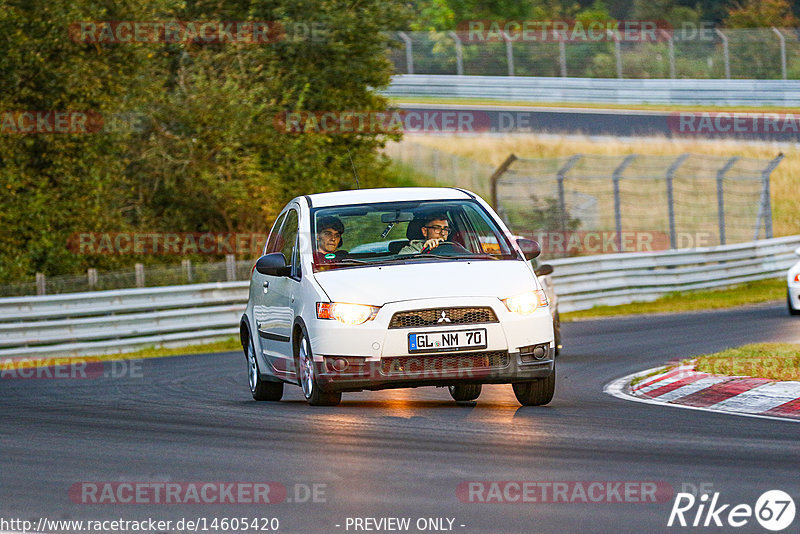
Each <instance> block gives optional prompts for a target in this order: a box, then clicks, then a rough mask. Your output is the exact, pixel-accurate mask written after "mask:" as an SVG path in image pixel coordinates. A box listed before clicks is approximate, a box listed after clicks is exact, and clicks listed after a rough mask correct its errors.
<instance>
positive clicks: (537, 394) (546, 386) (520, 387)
mask: <svg viewBox="0 0 800 534" xmlns="http://www.w3.org/2000/svg"><path fill="white" fill-rule="evenodd" d="M512 386H513V387H514V395H515V396H516V397H517V401H519V403H520V404H521V405H523V406H543V405H545V404H547V403H548V402H550V401H551V400H553V394H554V393H555V391H556V368H555V367H553V372H552V373H550V376H547V377H545V378H537V379H536V380H531V381H530V382H514V383H513V384H512Z"/></svg>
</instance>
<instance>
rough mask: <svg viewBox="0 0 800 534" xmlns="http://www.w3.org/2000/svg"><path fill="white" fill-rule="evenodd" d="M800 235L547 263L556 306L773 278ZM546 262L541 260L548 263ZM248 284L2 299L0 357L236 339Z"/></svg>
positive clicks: (789, 257)
mask: <svg viewBox="0 0 800 534" xmlns="http://www.w3.org/2000/svg"><path fill="white" fill-rule="evenodd" d="M799 246H800V236H791V237H778V238H773V239H764V240H760V241H755V242H752V243H741V244H735V245H725V246H718V247H708V248H698V249H680V250H668V251H664V252H643V253H625V254H606V255H601V256H585V257H575V258H566V259H558V260H552V261H549V262H548V263H550V264H552V265H553V267H554V268H555V272H554V273H553V275H552V278H553V282H554V284H555V288H556V292H557V293H558V296H559V310H560V311H561V312H568V311H574V310H583V309H588V308H591V307H593V306H597V305H602V304H606V305H616V304H623V303H629V302H633V301H648V300H655V299H656V298H658V297H660V296H662V295H664V294H666V293H670V292H675V291H686V290H692V289H703V288H712V287H723V286H728V285H732V284H736V283H741V282H746V281H750V280H761V279H766V278H775V277H778V276H781V275H783V274H785V273H786V271H787V270H788V269H789V267H790V266H791V265H793V264H794V263H795V262H796V261H797V259H798V258H797V256H796V255H795V254H794V252H793V251H794V250H795V249H796V248H797V247H799ZM545 261H546V259H545ZM248 287H249V282H224V283H215V284H200V285H183V286H169V287H155V288H145V289H125V290H117V291H97V292H91V293H71V294H62V295H48V296H42V297H36V296H30V297H13V298H4V299H0V359H4V358H13V357H45V356H78V355H94V354H105V353H118V352H126V351H132V350H136V349H138V348H142V347H145V346H148V345H158V346H180V345H186V344H193V343H203V342H207V341H213V340H218V339H220V338H223V337H227V336H231V335H237V334H238V331H239V326H238V325H239V318H240V317H241V314H242V312H243V310H244V308H245V304H246V303H247V296H248Z"/></svg>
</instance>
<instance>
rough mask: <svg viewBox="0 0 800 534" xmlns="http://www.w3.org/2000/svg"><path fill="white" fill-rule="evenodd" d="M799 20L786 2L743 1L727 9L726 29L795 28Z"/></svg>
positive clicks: (772, 0)
mask: <svg viewBox="0 0 800 534" xmlns="http://www.w3.org/2000/svg"><path fill="white" fill-rule="evenodd" d="M798 25H800V20H798V18H797V17H796V16H795V15H794V14H793V13H792V5H791V4H790V3H789V2H788V1H787V0H745V2H744V3H736V4H734V5H733V6H732V7H730V8H729V9H728V16H727V18H726V19H725V26H727V27H728V28H769V27H775V28H796V27H797V26H798Z"/></svg>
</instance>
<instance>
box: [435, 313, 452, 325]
mask: <svg viewBox="0 0 800 534" xmlns="http://www.w3.org/2000/svg"><path fill="white" fill-rule="evenodd" d="M436 322H437V323H449V322H450V318H449V317H448V316H447V312H446V311H444V310H442V316H441V317H439V320H438V321H436Z"/></svg>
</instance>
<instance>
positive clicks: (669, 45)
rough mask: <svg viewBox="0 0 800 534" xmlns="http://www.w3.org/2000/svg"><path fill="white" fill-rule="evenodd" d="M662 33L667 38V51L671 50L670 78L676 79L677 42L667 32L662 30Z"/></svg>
mask: <svg viewBox="0 0 800 534" xmlns="http://www.w3.org/2000/svg"><path fill="white" fill-rule="evenodd" d="M661 33H662V34H663V35H664V36H666V38H667V49H668V50H669V77H670V78H672V79H673V80H674V79H675V41H674V40H673V39H672V35H670V34H669V32H668V31H666V30H661Z"/></svg>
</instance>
